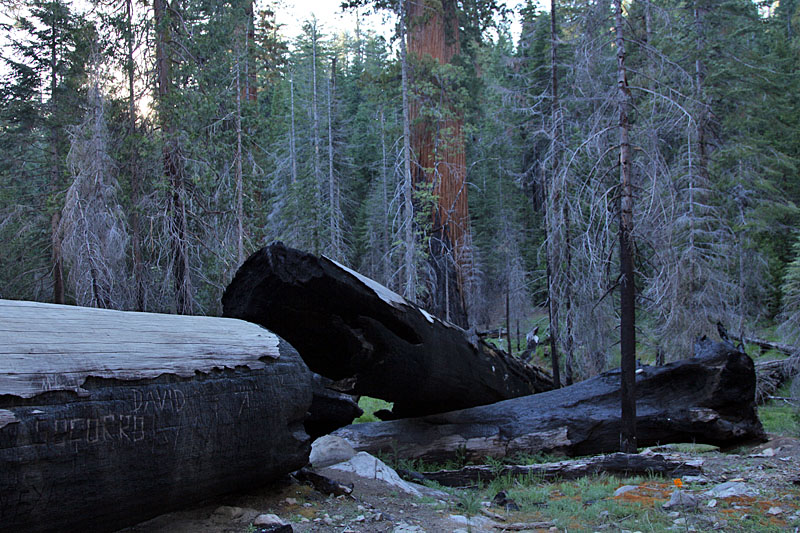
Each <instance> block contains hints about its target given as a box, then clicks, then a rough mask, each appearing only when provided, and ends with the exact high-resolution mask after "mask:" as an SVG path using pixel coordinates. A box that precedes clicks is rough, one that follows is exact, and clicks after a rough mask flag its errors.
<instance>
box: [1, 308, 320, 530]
mask: <svg viewBox="0 0 800 533" xmlns="http://www.w3.org/2000/svg"><path fill="white" fill-rule="evenodd" d="M0 354H2V355H0V530H1V531H26V532H35V531H52V530H56V529H57V530H60V531H80V530H84V531H113V530H116V529H119V528H121V527H124V526H127V525H130V524H134V523H137V522H140V521H143V520H146V519H149V518H151V517H153V516H156V515H158V514H160V513H163V512H167V511H170V510H173V509H176V508H180V507H183V506H186V505H190V504H194V503H196V502H198V501H200V500H203V499H206V498H211V497H214V496H216V495H219V494H222V493H226V492H230V491H234V490H243V489H247V488H249V487H252V486H255V485H259V484H263V483H265V482H267V481H269V480H270V479H273V478H277V477H279V476H281V475H284V474H286V473H288V472H291V471H294V470H297V469H298V468H300V467H302V466H303V465H305V464H306V463H307V462H308V454H309V451H310V439H309V437H308V435H306V433H305V432H304V430H303V420H304V418H305V414H306V411H307V410H308V408H309V405H310V404H311V396H312V392H311V372H310V371H309V370H308V368H307V367H306V365H305V364H304V363H303V361H302V360H301V359H300V357H299V355H298V354H297V352H296V351H295V350H294V349H293V348H292V347H291V346H290V345H289V344H288V343H286V342H285V341H284V340H282V339H280V338H279V337H278V336H277V335H274V334H273V333H271V332H269V331H266V330H264V329H263V328H260V327H258V326H256V325H254V324H249V323H246V322H243V321H238V320H231V319H222V318H210V317H188V316H176V315H159V314H146V313H128V312H121V311H109V310H99V309H88V308H80V307H73V306H63V305H50V304H39V303H32V302H13V301H8V300H0Z"/></svg>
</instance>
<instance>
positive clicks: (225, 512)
mask: <svg viewBox="0 0 800 533" xmlns="http://www.w3.org/2000/svg"><path fill="white" fill-rule="evenodd" d="M214 514H215V515H219V516H224V517H226V518H239V517H240V516H242V515H243V514H244V509H242V508H241V507H231V506H230V505H221V506H219V507H217V508H216V509H214Z"/></svg>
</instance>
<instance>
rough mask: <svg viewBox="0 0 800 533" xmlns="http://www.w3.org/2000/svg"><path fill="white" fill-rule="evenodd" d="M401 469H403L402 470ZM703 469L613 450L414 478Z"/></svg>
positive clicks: (468, 481)
mask: <svg viewBox="0 0 800 533" xmlns="http://www.w3.org/2000/svg"><path fill="white" fill-rule="evenodd" d="M398 472H400V471H399V470H398ZM700 473H701V469H700V466H699V465H698V464H697V463H692V462H686V461H685V460H682V459H679V458H674V457H664V456H663V455H640V454H627V453H612V454H610V455H600V456H597V457H588V458H585V459H577V460H571V461H557V462H554V463H541V464H534V465H505V466H502V467H500V468H496V467H494V466H489V465H470V466H465V467H464V468H461V469H459V470H439V471H437V472H424V473H414V474H415V475H414V476H413V477H414V481H416V482H417V483H420V482H423V481H435V482H437V483H439V484H440V485H444V486H446V487H469V486H472V485H475V484H477V483H488V482H490V481H492V480H493V479H495V478H498V477H505V476H512V477H525V476H534V477H536V478H540V479H543V480H548V481H552V480H554V479H578V478H581V477H586V476H592V475H596V474H611V475H616V476H638V475H658V476H664V477H681V476H690V475H691V476H694V475H699V474H700Z"/></svg>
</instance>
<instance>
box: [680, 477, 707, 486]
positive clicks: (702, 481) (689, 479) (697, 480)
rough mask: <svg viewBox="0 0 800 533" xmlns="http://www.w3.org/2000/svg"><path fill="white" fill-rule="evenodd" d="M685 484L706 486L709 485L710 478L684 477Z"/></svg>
mask: <svg viewBox="0 0 800 533" xmlns="http://www.w3.org/2000/svg"><path fill="white" fill-rule="evenodd" d="M683 482H684V483H687V484H688V483H697V484H698V485H705V484H706V483H708V478H707V477H705V476H683Z"/></svg>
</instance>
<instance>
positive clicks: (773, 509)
mask: <svg viewBox="0 0 800 533" xmlns="http://www.w3.org/2000/svg"><path fill="white" fill-rule="evenodd" d="M781 513H783V509H781V508H780V507H770V508H769V510H768V511H767V514H771V515H773V516H775V515H779V514H781Z"/></svg>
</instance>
